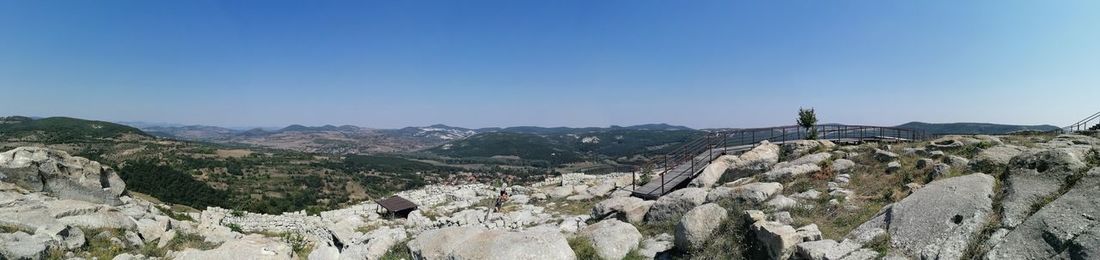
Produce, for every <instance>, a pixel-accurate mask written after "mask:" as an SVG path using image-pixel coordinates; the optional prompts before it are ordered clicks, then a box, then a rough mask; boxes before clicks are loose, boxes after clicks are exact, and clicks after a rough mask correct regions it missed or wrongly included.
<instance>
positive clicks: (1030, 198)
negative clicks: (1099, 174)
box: [1001, 148, 1086, 227]
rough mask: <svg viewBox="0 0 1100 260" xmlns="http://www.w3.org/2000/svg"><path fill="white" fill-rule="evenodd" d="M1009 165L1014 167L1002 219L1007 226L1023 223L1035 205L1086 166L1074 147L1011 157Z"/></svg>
mask: <svg viewBox="0 0 1100 260" xmlns="http://www.w3.org/2000/svg"><path fill="white" fill-rule="evenodd" d="M1009 165H1010V166H1011V167H1012V169H1011V170H1010V171H1009V173H1008V176H1007V178H1006V179H1007V181H1006V183H1005V184H1006V185H1005V187H1006V188H1005V197H1004V200H1003V201H1002V205H1003V207H1004V213H1003V217H1002V219H1001V220H1002V224H1004V225H1005V226H1007V227H1015V226H1016V225H1019V224H1020V223H1022V222H1023V221H1024V219H1025V218H1027V215H1028V214H1029V213H1031V211H1032V205H1035V204H1036V203H1039V202H1041V200H1044V199H1046V198H1048V197H1050V196H1054V195H1056V193H1057V192H1058V191H1059V190H1060V189H1061V188H1062V186H1064V185H1066V184H1067V183H1066V181H1067V180H1068V178H1069V177H1070V176H1072V175H1073V174H1074V172H1077V171H1080V170H1082V169H1084V168H1085V167H1086V165H1085V163H1084V162H1082V161H1081V160H1080V159H1079V158H1078V156H1077V155H1076V154H1075V153H1074V152H1073V151H1072V150H1069V149H1065V148H1054V149H1042V150H1031V151H1028V152H1025V153H1022V154H1020V155H1018V156H1016V157H1014V158H1012V160H1011V161H1010V163H1009Z"/></svg>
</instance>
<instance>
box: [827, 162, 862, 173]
mask: <svg viewBox="0 0 1100 260" xmlns="http://www.w3.org/2000/svg"><path fill="white" fill-rule="evenodd" d="M855 166H856V163H855V162H853V161H852V160H848V159H836V160H833V166H832V167H833V171H834V172H837V173H849V172H851V171H852V168H853V167H855Z"/></svg>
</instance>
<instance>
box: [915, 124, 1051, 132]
mask: <svg viewBox="0 0 1100 260" xmlns="http://www.w3.org/2000/svg"><path fill="white" fill-rule="evenodd" d="M898 127H900V128H908V129H914V130H923V131H926V132H927V133H928V134H1008V133H1012V132H1019V131H1051V130H1058V129H1059V128H1058V127H1057V126H1052V125H1001V124H990V123H924V122H909V123H905V124H902V125H899V126H898Z"/></svg>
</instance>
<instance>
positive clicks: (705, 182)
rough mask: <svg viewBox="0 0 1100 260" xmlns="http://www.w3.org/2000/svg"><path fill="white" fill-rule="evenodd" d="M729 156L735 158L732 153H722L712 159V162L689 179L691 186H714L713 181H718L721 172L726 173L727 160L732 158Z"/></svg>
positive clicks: (728, 165)
mask: <svg viewBox="0 0 1100 260" xmlns="http://www.w3.org/2000/svg"><path fill="white" fill-rule="evenodd" d="M729 157H733V158H736V157H735V156H732V155H723V156H722V157H719V158H718V159H717V160H714V161H713V162H711V163H710V164H708V165H707V166H706V167H705V168H703V171H702V172H700V173H699V175H698V176H696V177H695V179H692V180H691V186H694V187H703V188H710V187H711V186H714V183H716V182H718V179H721V178H722V174H724V173H726V170H729V168H730V163H729V162H730V161H731V160H733V159H730V158H729Z"/></svg>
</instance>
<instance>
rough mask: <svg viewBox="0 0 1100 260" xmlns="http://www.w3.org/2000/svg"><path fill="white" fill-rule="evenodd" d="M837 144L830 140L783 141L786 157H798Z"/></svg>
mask: <svg viewBox="0 0 1100 260" xmlns="http://www.w3.org/2000/svg"><path fill="white" fill-rule="evenodd" d="M835 146H836V144H833V142H831V141H828V140H795V141H787V142H785V143H783V155H784V156H785V157H786V158H798V157H801V156H803V155H806V154H807V153H810V152H812V151H814V150H817V149H829V148H833V147H835Z"/></svg>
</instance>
